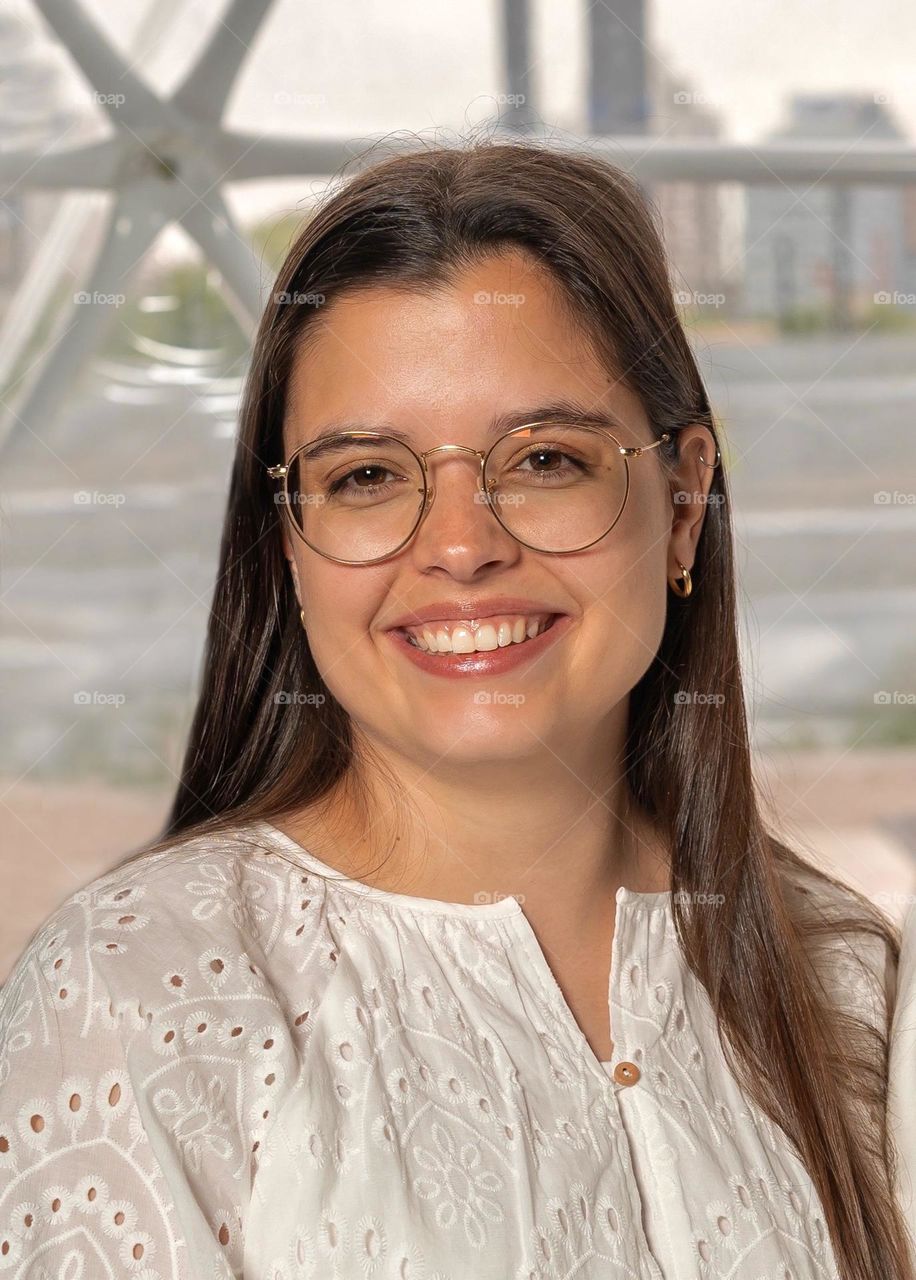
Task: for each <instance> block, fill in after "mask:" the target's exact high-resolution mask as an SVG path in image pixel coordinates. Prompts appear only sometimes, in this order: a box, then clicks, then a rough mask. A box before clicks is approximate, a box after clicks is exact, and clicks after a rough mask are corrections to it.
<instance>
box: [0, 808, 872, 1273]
mask: <svg viewBox="0 0 916 1280" xmlns="http://www.w3.org/2000/svg"><path fill="white" fill-rule="evenodd" d="M320 869H321V868H320V864H317V863H315V860H314V859H312V858H310V856H309V855H308V854H305V853H304V852H303V851H302V850H300V849H298V846H295V845H294V844H293V843H292V842H291V841H289V840H288V839H287V838H286V837H285V836H283V835H281V833H279V832H277V831H276V830H274V829H273V828H271V827H269V826H266V825H264V824H261V825H259V826H258V827H257V828H256V829H254V830H252V831H249V832H247V833H243V832H236V833H229V834H227V835H223V836H220V837H218V838H217V837H214V838H211V839H199V840H195V841H191V842H189V843H187V844H185V845H183V846H182V845H177V844H176V846H175V847H174V848H173V849H171V850H166V851H165V852H161V853H159V854H155V855H149V856H147V857H145V858H142V859H139V860H136V861H134V862H133V863H131V864H129V865H128V866H126V867H124V868H120V869H116V870H115V871H113V872H110V873H109V874H108V875H107V876H104V877H100V879H99V880H98V881H96V882H95V883H94V884H93V885H91V886H89V888H88V889H86V890H81V891H80V892H79V893H76V894H74V895H72V896H71V898H69V899H68V901H67V902H66V903H65V904H64V905H63V906H62V907H61V908H60V909H59V910H58V911H57V912H55V913H54V915H53V916H52V917H51V918H50V919H49V920H48V921H47V922H46V924H45V925H44V926H43V928H42V929H41V930H39V932H38V933H37V934H36V936H35V938H34V939H33V940H32V942H31V944H30V946H29V947H28V948H27V950H26V951H25V953H24V954H23V956H22V957H21V959H20V961H19V963H18V965H17V966H16V969H15V971H14V973H13V975H12V976H11V978H10V979H9V981H8V982H7V984H6V986H5V987H4V988H3V989H2V991H0V1275H2V1274H3V1273H7V1274H10V1275H15V1276H17V1277H22V1278H23V1280H26V1278H27V1280H42V1278H43V1277H52V1276H53V1277H55V1278H57V1277H65V1278H66V1280H94V1277H96V1276H99V1277H101V1276H103V1275H111V1276H115V1275H117V1276H128V1277H131V1278H132V1280H200V1278H202V1277H206V1278H207V1280H240V1278H241V1277H242V1276H245V1277H246V1280H251V1278H254V1277H257V1278H258V1280H262V1278H263V1280H294V1278H295V1280H307V1278H309V1277H314V1278H315V1280H332V1278H333V1280H336V1278H338V1277H339V1278H341V1280H375V1278H378V1280H389V1277H390V1278H391V1280H468V1278H469V1277H471V1276H473V1277H474V1280H558V1278H559V1277H566V1276H575V1277H576V1280H599V1278H600V1280H610V1278H611V1277H619V1278H620V1280H624V1277H626V1280H670V1278H672V1277H675V1276H678V1277H680V1276H682V1275H686V1274H689V1275H691V1276H698V1277H706V1276H709V1277H713V1276H719V1275H730V1276H733V1277H735V1280H741V1277H744V1276H747V1277H754V1278H755V1280H756V1277H758V1276H760V1277H764V1276H766V1277H780V1278H781V1277H783V1276H789V1275H791V1276H792V1277H793V1280H836V1268H835V1262H834V1259H833V1256H832V1253H831V1250H830V1247H829V1242H828V1240H827V1235H826V1229H825V1226H824V1214H823V1210H822V1207H821V1206H820V1204H819V1203H818V1202H817V1197H816V1196H815V1194H814V1191H813V1187H812V1186H811V1183H810V1181H809V1179H808V1178H807V1176H806V1174H805V1171H804V1169H803V1168H802V1167H801V1166H800V1165H799V1163H798V1162H797V1160H796V1159H795V1157H794V1155H793V1153H792V1151H791V1150H790V1149H789V1147H788V1144H787V1142H786V1140H785V1138H784V1136H783V1135H782V1134H781V1133H780V1132H779V1131H778V1129H777V1128H776V1127H775V1126H774V1125H773V1124H772V1123H771V1122H770V1121H769V1120H768V1119H767V1118H766V1117H765V1116H763V1115H761V1114H760V1113H759V1111H758V1110H757V1108H756V1107H753V1106H751V1105H750V1104H749V1102H748V1100H747V1099H746V1098H745V1097H744V1096H743V1095H742V1094H741V1092H740V1091H739V1089H738V1087H737V1084H736V1082H735V1081H734V1080H733V1078H732V1077H731V1075H730V1073H729V1072H728V1070H727V1067H726V1064H725V1062H724V1060H723V1057H722V1054H721V1051H720V1048H719V1044H718V1039H717V1036H716V1032H715V1028H714V1026H713V1023H712V1019H711V1015H710V1010H709V1006H708V1002H707V1000H706V997H705V993H704V992H703V991H702V990H701V989H699V988H698V985H697V984H696V983H695V981H694V979H693V978H692V976H691V975H690V974H689V972H687V971H686V969H685V968H684V966H683V965H682V963H681V959H680V955H679V951H678V947H677V940H676V937H675V934H674V928H673V921H672V919H671V916H670V910H669V907H668V904H667V902H666V901H665V900H664V899H661V898H660V897H658V896H655V895H632V896H630V897H627V898H625V899H624V900H623V901H620V900H618V914H617V930H616V933H615V939H614V955H613V967H612V979H613V981H612V984H611V1018H612V1025H613V1027H614V1038H615V1061H620V1060H624V1061H630V1062H633V1063H635V1064H637V1065H638V1067H639V1069H640V1075H639V1080H638V1081H637V1082H636V1083H635V1084H634V1085H632V1086H624V1085H620V1084H617V1083H616V1081H615V1080H614V1078H613V1076H612V1075H608V1074H607V1073H606V1072H605V1071H604V1070H603V1069H602V1068H601V1066H600V1065H599V1064H598V1063H597V1062H596V1061H595V1059H594V1055H593V1054H592V1053H591V1051H590V1050H589V1048H588V1045H587V1043H586V1042H585V1040H584V1037H583V1036H582V1033H581V1031H580V1030H579V1028H578V1027H577V1026H576V1024H575V1021H574V1019H573V1017H572V1014H571V1011H570V1010H569V1008H568V1006H567V1005H566V1004H565V1002H564V1000H563V998H562V995H561V993H560V992H559V988H558V987H557V985H556V983H555V981H554V980H553V979H552V975H551V974H550V971H549V968H548V966H547V961H546V958H545V957H544V955H543V952H542V951H541V950H540V948H539V946H538V944H537V941H536V939H535V937H534V933H533V931H532V930H531V929H530V927H529V926H528V923H527V920H526V919H525V916H524V913H523V911H522V909H521V907H520V905H519V904H518V903H517V902H515V900H510V901H504V902H502V903H500V904H498V905H496V906H493V905H492V904H491V905H489V906H487V907H486V908H484V909H483V910H481V911H477V910H474V909H468V908H464V909H450V907H449V904H435V903H420V904H418V902H417V900H409V901H408V900H404V899H403V898H399V897H398V895H392V894H365V893H363V892H361V891H357V889H356V888H354V887H353V886H352V885H350V886H348V885H346V884H330V885H329V884H328V883H326V881H325V880H324V879H323V878H322V876H321V875H320V874H318V872H319V871H320ZM844 972H845V971H844ZM845 992H846V994H847V996H848V998H849V999H850V1000H851V1001H853V1002H858V1005H859V1006H861V1007H862V1009H863V1010H864V1011H865V1013H866V1014H867V1016H869V1017H871V1018H877V1019H880V1018H882V1017H883V1016H884V1010H883V1008H882V1006H881V1004H880V1001H878V1000H877V999H876V992H875V987H874V984H871V983H869V982H866V981H864V980H863V979H862V977H861V974H860V976H859V977H858V978H855V977H854V975H853V973H852V971H851V970H850V971H849V974H848V982H847V984H846V986H845Z"/></svg>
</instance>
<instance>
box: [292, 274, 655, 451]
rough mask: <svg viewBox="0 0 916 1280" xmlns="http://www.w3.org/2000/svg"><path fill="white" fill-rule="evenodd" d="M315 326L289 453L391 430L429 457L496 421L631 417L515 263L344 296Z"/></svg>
mask: <svg viewBox="0 0 916 1280" xmlns="http://www.w3.org/2000/svg"><path fill="white" fill-rule="evenodd" d="M313 324H314V325H315V326H316V327H315V328H314V329H313V330H312V331H311V332H310V333H309V334H308V337H307V339H306V341H305V342H304V344H303V346H302V348H301V349H300V351H299V352H298V353H297V356H296V358H295V361H294V365H293V370H292V374H291V378H290V383H289V388H288V395H287V414H286V422H285V435H286V437H287V443H288V444H289V445H290V446H291V447H295V446H296V445H298V444H300V443H303V442H304V441H306V440H309V439H312V438H313V437H314V436H315V435H316V434H318V433H319V431H321V430H323V429H324V428H326V427H328V426H334V427H335V428H340V427H342V426H343V427H346V426H350V427H361V428H362V429H365V430H383V429H388V428H390V427H392V426H397V427H399V428H400V429H401V430H402V431H404V432H405V433H406V434H408V435H409V436H410V438H411V439H413V440H414V441H415V442H416V443H417V444H420V445H422V447H424V448H425V447H428V446H432V445H434V444H437V443H440V442H442V441H443V440H449V439H455V438H456V435H455V433H456V431H459V430H460V431H461V432H462V433H463V434H462V436H461V438H462V439H463V440H465V441H466V442H467V443H473V442H474V440H476V439H477V436H478V434H480V433H483V432H486V433H489V432H490V430H491V428H492V424H493V423H494V421H495V420H496V419H497V418H498V417H499V415H506V414H509V413H512V412H513V411H519V412H523V411H524V410H525V409H526V407H529V406H533V405H538V404H550V403H555V402H560V401H575V402H576V403H577V404H579V405H580V406H583V407H587V408H594V409H603V410H610V411H614V410H617V411H619V412H624V413H626V412H629V413H631V414H632V413H633V412H637V413H638V409H639V406H638V401H637V400H636V397H635V396H634V395H633V393H632V392H631V391H629V389H628V388H626V387H625V386H624V385H623V383H622V382H621V381H620V380H619V379H618V377H617V375H616V373H615V372H614V371H613V370H611V369H610V368H609V364H608V361H607V359H606V358H605V357H604V356H603V355H601V354H600V353H599V351H598V350H597V347H596V345H595V343H594V342H593V341H592V339H591V338H590V337H589V335H588V334H587V333H585V332H584V331H583V329H582V327H581V326H579V325H578V324H577V323H576V322H575V320H574V318H573V316H572V315H571V313H570V311H569V308H568V307H567V305H566V304H565V300H564V298H563V295H562V294H561V293H560V291H559V289H558V287H557V285H556V284H555V283H554V282H553V280H552V279H551V278H550V277H549V276H548V275H547V274H546V273H545V272H544V271H543V270H541V269H539V268H538V267H537V266H536V265H534V264H532V263H531V261H530V260H529V259H527V258H526V257H525V256H524V255H521V254H511V255H505V256H500V257H494V258H489V259H487V260H485V261H484V262H481V263H479V264H476V265H474V266H472V267H468V268H467V269H466V270H464V271H463V272H461V273H460V274H459V275H457V276H456V277H455V279H454V280H453V281H452V282H451V283H450V284H448V285H442V286H438V287H436V288H435V289H429V288H424V289H423V290H422V291H420V290H409V291H408V290H406V289H399V288H391V287H388V286H381V285H380V286H373V287H371V288H367V289H361V290H360V291H358V292H354V293H350V294H346V295H343V296H342V297H341V298H339V299H338V300H337V301H335V302H334V303H332V304H330V305H329V306H328V307H327V310H326V311H325V312H324V313H323V314H321V315H319V317H318V318H317V320H316V321H313Z"/></svg>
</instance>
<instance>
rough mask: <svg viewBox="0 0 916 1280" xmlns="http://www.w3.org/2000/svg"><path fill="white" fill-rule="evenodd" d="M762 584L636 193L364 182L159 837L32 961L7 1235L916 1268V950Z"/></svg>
mask: <svg viewBox="0 0 916 1280" xmlns="http://www.w3.org/2000/svg"><path fill="white" fill-rule="evenodd" d="M735 595H736V593H735V583H734V571H733V552H732V542H731V533H730V523H729V504H728V488H727V483H726V476H725V470H724V467H723V465H722V454H721V452H720V447H719V442H718V438H717V431H716V424H715V421H714V418H713V415H712V413H711V410H710V406H709V403H708V400H707V396H706V392H705V389H704V387H703V384H702V381H701V379H700V376H699V373H698V370H697V367H696V364H695V361H694V358H693V355H692V353H691V350H690V347H689V344H688V343H687V340H686V338H685V335H684V332H683V329H682V327H681V325H680V323H679V320H678V315H677V312H676V309H675V306H674V302H673V298H672V292H671V287H670V282H669V275H668V269H667V266H666V262H665V258H664V253H663V250H662V246H661V242H660V239H659V235H658V232H657V230H656V226H655V223H654V219H653V216H652V213H651V210H650V208H649V207H648V206H647V205H646V203H645V202H644V200H643V198H642V196H641V194H640V192H639V190H638V188H637V186H636V185H635V183H634V182H633V181H632V180H631V179H629V178H628V177H627V176H626V175H625V174H623V173H621V172H619V171H617V170H615V169H613V168H611V167H609V166H608V165H606V164H604V163H602V162H599V161H598V160H596V159H594V158H592V157H590V156H587V155H570V154H560V153H559V152H555V151H552V150H550V149H547V148H542V147H539V146H534V145H530V144H525V143H521V142H520V143H519V144H517V145H505V144H501V145H490V144H484V145H474V146H468V147H456V148H454V149H432V150H424V151H420V152H418V153H416V154H410V155H404V156H400V157H395V158H393V159H388V160H386V161H384V162H382V163H379V164H376V165H375V166H373V167H371V168H369V169H367V170H366V171H364V172H363V173H361V174H360V175H358V176H356V177H353V178H351V179H350V180H349V181H348V182H347V183H346V184H344V185H343V186H342V187H341V189H339V190H338V191H336V192H335V193H334V194H332V195H331V196H329V198H328V199H327V200H326V202H325V203H324V204H323V206H322V207H321V208H320V209H319V211H318V212H317V213H316V214H315V216H314V217H313V218H312V219H311V220H310V221H309V223H308V224H307V226H306V227H305V228H304V230H303V231H302V233H301V235H300V237H299V239H298V240H297V241H296V243H295V244H294V245H293V247H292V248H291V250H290V253H289V256H288V259H287V261H286V263H285V265H284V267H283V269H282V270H281V272H280V276H279V278H278V280H277V282H276V289H275V293H274V298H273V301H272V302H271V304H270V305H269V306H268V308H267V310H266V311H265V313H264V316H263V318H262V321H261V325H260V328H259V331H258V335H257V341H256V344H255V350H254V356H253V361H252V366H251V370H250V374H249V377H248V384H247V388H246V395H245V402H244V407H243V413H242V419H241V425H240V434H239V441H238V449H237V453H236V459H235V465H234V469H233V474H232V482H231V490H230V494H229V503H228V510H227V515H226V523H225V531H224V537H223V545H222V551H221V562H220V568H219V575H218V578H217V582H216V588H215V592H214V598H213V607H212V614H211V621H210V628H209V632H208V636H207V643H206V653H205V658H204V667H203V677H202V683H201V690H200V696H199V701H198V704H197V709H196V714H195V717H194V722H193V725H192V729H191V734H190V742H189V745H188V749H187V754H186V759H185V764H184V768H183V771H182V776H181V782H180V787H179V789H178V793H177V795H176V798H175V802H174V805H173V808H172V812H171V814H170V817H169V820H168V823H167V826H166V829H165V830H164V831H163V833H162V837H161V839H160V840H158V841H157V842H156V843H155V844H154V845H152V846H149V847H147V848H145V849H144V850H141V851H140V852H139V853H137V854H135V855H133V856H132V857H131V858H130V859H128V860H127V861H126V862H124V863H123V864H122V865H121V866H120V867H118V868H116V869H115V870H114V871H112V872H111V873H109V874H108V875H107V876H105V877H104V878H102V879H101V880H99V881H97V882H95V883H94V884H93V885H91V886H89V887H88V889H86V890H84V891H83V892H81V893H79V894H76V895H74V896H73V897H72V898H71V899H70V900H68V902H67V903H66V904H65V905H64V906H63V907H62V908H61V909H60V910H59V911H58V912H56V913H55V915H54V916H53V917H52V918H51V919H50V920H49V921H48V922H47V924H46V925H45V926H44V928H43V929H42V930H41V931H40V933H39V934H38V935H37V936H36V938H35V939H34V940H33V942H32V943H31V945H30V947H29V949H28V950H27V952H26V953H25V955H24V956H23V957H22V959H21V961H20V963H19V965H18V966H17V969H16V971H15V973H14V975H13V977H12V979H11V980H10V982H9V983H8V984H7V987H6V988H5V989H4V992H3V997H2V1003H0V1013H2V1017H3V1021H4V1025H5V1026H6V1028H7V1031H6V1034H5V1035H4V1038H3V1059H2V1069H0V1165H5V1167H6V1172H7V1174H8V1175H9V1176H8V1179H7V1181H6V1183H5V1186H4V1187H3V1189H0V1267H2V1266H3V1265H8V1266H13V1267H14V1268H16V1267H18V1268H19V1270H18V1271H17V1272H16V1274H23V1275H25V1274H37V1270H36V1271H32V1270H30V1267H31V1266H33V1265H34V1267H36V1268H37V1267H41V1268H43V1269H44V1270H46V1271H47V1272H48V1274H50V1273H51V1271H52V1270H54V1271H55V1274H56V1273H57V1271H58V1270H61V1271H66V1273H67V1274H70V1273H71V1272H72V1273H73V1274H74V1275H75V1274H78V1273H82V1274H87V1275H88V1274H93V1275H94V1274H96V1273H98V1274H103V1273H104V1274H115V1273H117V1274H120V1273H121V1272H122V1271H123V1269H124V1268H125V1267H127V1268H129V1269H131V1270H133V1271H135V1272H136V1273H137V1274H138V1275H149V1276H150V1277H152V1276H153V1275H156V1276H163V1275H167V1276H170V1277H174V1278H175V1280H178V1278H182V1280H185V1278H187V1280H190V1278H191V1277H197V1276H203V1275H207V1276H212V1277H226V1278H227V1280H228V1278H229V1277H238V1276H244V1277H246V1280H253V1278H254V1277H257V1278H258V1280H262V1278H263V1280H268V1278H269V1280H284V1278H286V1277H289V1278H292V1277H294V1276H296V1277H304V1276H315V1277H318V1276H329V1275H334V1276H339V1277H347V1278H350V1277H353V1278H354V1280H356V1277H366V1276H376V1275H377V1276H380V1277H381V1276H392V1277H394V1276H400V1277H406V1276H414V1277H417V1278H418V1280H420V1278H424V1280H435V1277H439V1278H440V1280H441V1278H442V1277H446V1276H448V1277H451V1278H452V1280H466V1278H467V1277H470V1276H473V1277H475V1280H509V1278H512V1280H532V1278H533V1277H542V1278H543V1280H554V1278H557V1280H558V1278H559V1277H562V1276H572V1275H575V1276H576V1277H577V1280H587V1278H591V1277H594V1278H595V1280H598V1277H602V1280H604V1278H605V1277H610V1276H619V1277H621V1280H622V1278H623V1277H630V1278H632V1277H637V1276H638V1277H642V1278H643V1280H674V1277H682V1276H690V1277H694V1276H706V1275H710V1276H711V1275H722V1276H724V1275H729V1276H732V1277H735V1278H736V1280H745V1278H746V1280H756V1278H757V1277H760V1276H764V1275H767V1276H773V1277H775V1276H780V1277H783V1276H785V1277H789V1276H791V1277H792V1278H793V1280H876V1277H881V1280H907V1278H908V1277H911V1276H912V1275H913V1257H912V1255H911V1254H910V1252H909V1250H910V1248H911V1246H912V1240H911V1237H910V1232H911V1231H912V1230H913V1226H914V1202H913V1187H912V1181H911V1180H912V1178H913V1176H914V1173H916V1139H914V1135H913V1120H912V1116H911V1114H910V1112H909V1111H908V1110H907V1109H906V1107H905V1106H904V1105H903V1100H904V1099H907V1098H908V1096H909V1093H911V1092H912V1086H913V1084H914V1083H916V1060H914V1057H916V1051H914V1049H913V1047H912V1046H911V1043H910V1040H911V1038H912V1037H910V1035H909V1032H910V1029H909V1027H908V1026H907V1025H904V1021H903V1019H904V1018H909V1017H910V1015H909V1014H908V1013H906V1010H908V1009H910V1008H911V1007H912V1006H913V1004H914V1001H916V954H914V948H916V937H914V930H913V929H911V930H909V931H908V933H907V939H906V948H907V949H906V952H905V953H904V954H903V956H902V957H901V950H900V936H899V934H898V933H897V932H896V931H895V929H894V928H893V927H892V925H891V924H890V923H889V922H888V921H887V920H886V919H885V917H884V916H883V915H882V914H881V913H880V912H878V911H877V909H876V908H874V907H873V906H872V905H871V904H870V903H869V902H868V901H867V900H866V899H865V898H863V897H861V896H860V895H858V894H856V893H855V892H854V891H853V890H851V889H848V888H846V887H844V886H843V885H841V884H840V883H839V882H838V881H836V880H833V879H832V878H831V877H829V876H827V875H825V874H824V873H822V872H820V871H816V870H815V869H813V868H811V867H808V866H807V865H806V864H805V863H804V862H803V860H802V859H801V858H800V857H799V856H798V855H797V854H796V853H794V852H793V851H792V850H791V849H789V848H788V847H786V846H785V845H784V844H782V843H780V842H779V841H778V840H777V839H776V838H775V837H774V836H773V835H772V834H771V833H770V832H769V831H768V830H767V829H766V827H765V825H764V822H763V820H762V817H761V815H760V811H759V808H758V803H757V795H756V790H755V785H754V780H753V776H752V768H751V759H750V753H749V747H748V733H747V724H746V716H745V706H744V695H743V689H742V683H741V675H740V665H739V649H738V635H737V623H736V604H735ZM376 854H380V855H381V856H380V857H379V858H376V856H375V855H376ZM914 927H916V922H914ZM898 961H901V963H900V964H899V973H898ZM895 984H896V985H895ZM895 1009H896V1018H897V1021H896V1023H895V1022H894V1018H895ZM907 1105H909V1104H907ZM74 1226H78V1228H79V1230H78V1231H74ZM80 1268H82V1271H81V1272H80ZM144 1268H146V1270H144Z"/></svg>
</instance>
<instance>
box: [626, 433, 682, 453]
mask: <svg viewBox="0 0 916 1280" xmlns="http://www.w3.org/2000/svg"><path fill="white" fill-rule="evenodd" d="M670 439H671V432H670V431H666V432H664V434H663V435H660V436H659V438H658V439H657V440H656V441H655V442H654V444H641V445H635V446H634V445H631V446H630V447H629V448H627V446H626V445H620V452H621V453H622V454H623V456H624V457H625V458H638V457H639V455H640V454H641V453H648V451H649V450H650V449H657V448H658V446H659V445H660V444H664V443H665V442H666V441H667V440H670Z"/></svg>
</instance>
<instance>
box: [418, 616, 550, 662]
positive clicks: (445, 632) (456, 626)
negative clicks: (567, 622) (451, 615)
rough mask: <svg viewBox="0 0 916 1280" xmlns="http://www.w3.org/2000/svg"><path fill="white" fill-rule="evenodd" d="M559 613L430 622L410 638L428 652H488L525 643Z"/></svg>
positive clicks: (544, 628) (544, 629) (538, 633)
mask: <svg viewBox="0 0 916 1280" xmlns="http://www.w3.org/2000/svg"><path fill="white" fill-rule="evenodd" d="M554 616H555V615H553V614H541V615H539V616H537V617H531V618H523V617H515V618H501V619H500V620H499V621H498V623H495V624H494V623H493V622H478V623H477V624H476V626H475V625H474V624H473V623H464V622H456V623H451V624H448V625H447V626H440V627H435V626H428V627H423V628H422V629H421V628H417V630H416V631H409V630H407V629H406V628H405V631H406V634H407V639H408V642H409V643H411V644H414V645H416V646H417V648H418V649H423V650H425V651H426V652H427V653H487V652H490V651H492V650H493V649H504V648H506V647H507V646H508V645H510V644H523V643H524V642H525V641H526V640H533V639H534V638H535V636H539V635H540V634H541V632H542V631H546V630H547V627H548V626H549V625H550V623H551V621H552V620H553V618H554Z"/></svg>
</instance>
